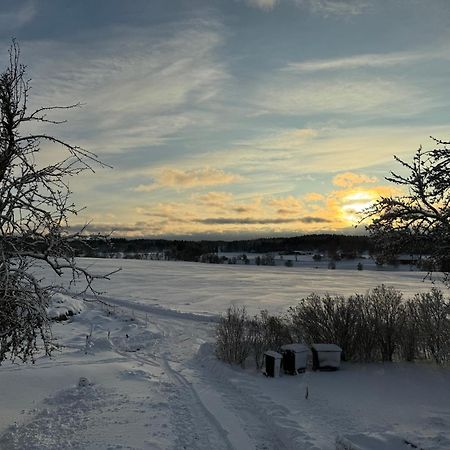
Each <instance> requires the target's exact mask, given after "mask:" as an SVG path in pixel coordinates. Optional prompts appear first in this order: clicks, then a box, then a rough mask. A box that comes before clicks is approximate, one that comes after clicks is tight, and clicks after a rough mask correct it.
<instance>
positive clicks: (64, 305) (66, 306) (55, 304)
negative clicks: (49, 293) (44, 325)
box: [47, 293, 85, 320]
mask: <svg viewBox="0 0 450 450" xmlns="http://www.w3.org/2000/svg"><path fill="white" fill-rule="evenodd" d="M84 305H85V303H84V301H83V300H80V299H77V298H73V297H69V296H68V295H65V294H61V293H56V294H54V295H53V297H52V299H51V302H50V306H49V307H48V308H47V315H48V317H49V318H50V319H54V320H58V319H60V320H61V319H66V318H67V317H69V316H73V315H75V314H79V313H80V312H81V311H83V309H84Z"/></svg>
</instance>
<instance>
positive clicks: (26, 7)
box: [0, 1, 37, 31]
mask: <svg viewBox="0 0 450 450" xmlns="http://www.w3.org/2000/svg"><path fill="white" fill-rule="evenodd" d="M3 6H4V5H3ZM36 13H37V9H36V5H35V2H34V1H28V2H26V3H24V4H23V5H22V6H21V7H20V8H18V9H15V10H13V11H5V9H3V11H2V12H1V13H0V27H1V29H2V31H5V30H14V29H16V28H21V27H23V26H24V25H26V24H27V23H29V22H31V21H32V20H33V19H34V17H35V16H36Z"/></svg>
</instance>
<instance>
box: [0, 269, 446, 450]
mask: <svg viewBox="0 0 450 450" xmlns="http://www.w3.org/2000/svg"><path fill="white" fill-rule="evenodd" d="M82 262H83V263H86V264H87V265H94V267H95V269H96V270H97V271H98V272H102V271H108V270H110V269H111V268H115V267H117V266H116V265H115V264H117V263H118V261H111V260H84V261H82ZM120 264H121V265H123V270H122V271H121V272H119V273H118V274H117V275H115V276H114V277H113V279H112V281H111V283H110V284H109V285H108V284H106V283H105V284H103V283H102V284H101V286H100V288H101V289H102V290H105V291H106V290H107V292H106V293H105V294H104V296H103V299H104V300H106V301H107V302H109V303H110V304H111V305H112V306H111V307H107V306H105V305H103V304H101V303H96V302H88V303H84V304H83V309H82V310H81V311H80V312H79V314H76V315H74V316H72V317H70V318H69V320H66V321H62V322H57V323H55V325H54V327H53V334H54V336H55V338H57V340H58V343H59V344H60V348H59V350H58V351H57V352H56V353H55V354H54V356H53V357H52V358H46V357H41V358H38V359H37V361H36V363H35V364H33V365H25V366H24V365H18V364H11V363H9V362H5V363H4V364H3V365H2V366H1V367H0V398H1V399H2V401H1V402H0V448H2V449H3V448H5V449H12V450H14V449H62V448H64V449H176V450H178V449H183V448H185V449H200V450H210V449H219V450H220V449H243V450H244V449H245V450H247V449H249V450H251V449H255V450H263V449H264V450H270V449H277V450H278V449H309V450H312V449H315V450H334V449H339V450H342V449H358V450H359V449H364V450H366V449H371V450H375V449H376V450H378V449H380V450H381V449H383V450H384V449H386V450H393V449H396V450H402V449H404V450H408V449H410V448H414V447H412V445H415V446H416V447H418V448H423V449H427V450H443V449H448V448H450V369H449V368H448V367H443V368H441V367H437V366H435V365H434V364H431V363H430V364H425V363H389V364H388V363H385V364H381V363H380V364H351V363H342V365H341V369H340V370H339V371H337V372H312V371H311V370H310V363H309V365H308V369H307V371H306V372H305V373H304V374H300V375H296V376H282V377H279V378H266V377H264V376H262V375H261V373H260V372H258V371H256V370H255V369H253V368H251V367H247V368H246V369H242V368H240V367H231V366H228V365H226V364H223V363H221V362H220V361H218V360H217V359H216V358H215V356H214V347H213V342H214V327H215V321H216V319H217V314H218V313H221V312H223V311H225V309H226V308H227V306H228V305H229V304H232V303H238V304H245V305H247V306H248V308H249V311H251V312H253V311H255V312H256V311H258V310H259V309H260V308H268V309H269V310H271V311H273V312H281V311H283V310H285V309H286V308H287V307H289V306H290V305H292V304H295V301H296V300H297V299H298V298H299V297H300V296H303V295H307V294H309V293H310V292H311V291H313V290H315V291H317V292H319V293H323V292H327V291H328V292H331V293H342V294H346V295H347V294H348V293H353V292H363V291H365V290H366V289H367V288H370V287H374V286H375V285H377V284H380V283H382V282H384V283H386V284H390V285H394V286H396V287H399V288H402V289H403V288H404V290H405V292H407V293H408V294H412V293H414V292H416V291H420V290H426V289H429V287H430V286H429V284H427V283H423V282H422V281H421V280H422V278H423V274H420V273H417V272H396V273H393V272H375V271H373V272H370V273H369V271H367V272H364V271H362V272H360V271H356V270H355V271H349V270H346V271H339V270H335V271H329V270H326V269H324V270H320V269H319V270H315V269H305V268H303V269H300V268H284V267H261V266H259V267H257V266H250V267H249V266H238V267H236V266H228V265H227V266H214V265H206V264H193V263H192V264H191V263H172V262H164V261H133V260H124V261H120ZM66 300H67V299H66ZM68 303H70V302H66V304H68ZM83 378H84V379H85V381H83V382H80V380H82V379H83ZM405 442H406V443H405ZM407 443H410V444H407Z"/></svg>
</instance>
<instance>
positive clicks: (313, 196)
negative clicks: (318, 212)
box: [303, 192, 325, 202]
mask: <svg viewBox="0 0 450 450" xmlns="http://www.w3.org/2000/svg"><path fill="white" fill-rule="evenodd" d="M303 198H304V200H305V201H306V202H322V201H323V200H324V199H325V197H324V196H323V195H322V194H319V193H318V192H309V193H308V194H305V195H304V196H303Z"/></svg>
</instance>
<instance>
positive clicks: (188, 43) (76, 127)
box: [22, 20, 228, 154]
mask: <svg viewBox="0 0 450 450" xmlns="http://www.w3.org/2000/svg"><path fill="white" fill-rule="evenodd" d="M124 36H126V39H124ZM86 39H90V36H84V37H81V38H80V37H78V39H74V40H73V41H71V42H69V43H68V42H56V41H40V42H39V41H38V42H34V43H32V44H30V45H23V48H22V50H23V52H24V56H25V58H26V59H27V61H29V65H30V67H32V68H33V70H32V76H33V87H34V89H33V94H34V95H33V97H32V101H33V103H34V104H36V105H38V106H41V105H54V104H59V105H64V104H73V103H75V102H82V103H83V104H84V107H83V108H81V109H80V110H78V111H73V112H72V113H71V114H70V117H69V119H70V121H69V124H68V126H67V127H66V129H67V134H70V135H72V136H73V135H77V136H79V141H78V143H79V144H81V145H83V146H86V147H89V149H90V150H92V151H94V152H96V153H100V154H102V153H114V152H116V153H117V152H126V151H130V149H132V148H136V147H150V146H155V145H163V144H164V143H166V142H167V141H168V140H170V139H173V138H174V136H176V135H177V133H179V132H181V131H183V130H185V129H186V128H188V127H199V126H211V125H212V123H213V122H214V114H213V113H212V112H211V111H209V110H208V108H209V106H210V104H211V102H212V100H213V99H215V98H217V96H219V94H220V92H221V88H222V85H223V83H224V82H225V80H227V78H228V74H227V71H226V68H225V65H224V63H223V61H221V60H220V59H219V58H218V57H217V55H216V50H217V49H218V48H219V47H220V45H221V44H222V43H223V39H224V36H223V29H222V28H221V26H220V24H219V23H217V22H215V21H213V20H210V21H205V20H196V21H195V20H193V21H186V22H185V23H174V24H171V25H169V26H166V27H158V26H155V27H152V28H151V30H150V29H148V28H147V29H144V28H135V29H133V30H127V29H123V28H108V29H105V30H103V33H102V35H101V36H100V37H99V36H96V37H95V38H94V37H92V40H91V41H90V44H89V45H86V42H85V40H86ZM68 54H70V55H71V57H70V58H67V55H68ZM37 55H38V56H37ZM64 118H67V114H65V116H64ZM80 137H81V140H80Z"/></svg>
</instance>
